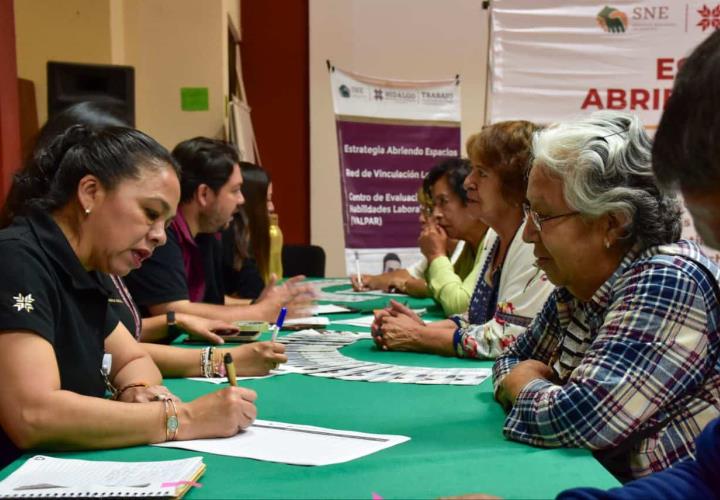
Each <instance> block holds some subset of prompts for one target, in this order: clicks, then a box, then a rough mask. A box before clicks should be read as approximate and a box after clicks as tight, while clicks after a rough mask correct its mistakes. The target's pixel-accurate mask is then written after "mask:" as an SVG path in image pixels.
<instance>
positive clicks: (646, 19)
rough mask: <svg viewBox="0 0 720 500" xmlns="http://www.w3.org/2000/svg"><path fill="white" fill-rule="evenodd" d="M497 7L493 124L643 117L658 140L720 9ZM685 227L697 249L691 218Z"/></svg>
mask: <svg viewBox="0 0 720 500" xmlns="http://www.w3.org/2000/svg"><path fill="white" fill-rule="evenodd" d="M491 7H492V15H491V19H492V28H491V32H492V39H491V49H490V50H491V52H490V58H491V69H490V73H491V85H490V115H489V119H490V122H497V121H501V120H512V119H525V120H531V121H534V122H537V123H545V124H547V123H552V122H557V121H561V120H567V119H573V118H577V117H579V116H582V115H584V114H588V113H592V112H594V111H598V110H604V109H610V110H620V111H627V112H632V113H636V114H638V115H639V116H640V118H641V119H642V120H643V122H644V123H645V125H646V126H647V128H648V129H649V130H650V131H653V130H654V129H655V128H657V124H658V122H659V120H660V116H661V115H662V110H663V107H664V105H665V101H666V100H667V99H668V97H669V96H670V93H671V91H672V86H673V81H674V79H675V75H676V73H677V71H678V68H679V67H680V66H681V65H682V62H683V59H684V58H685V57H687V56H688V55H689V54H690V52H691V51H692V50H693V48H694V47H695V46H696V45H698V44H699V43H700V42H701V41H702V40H704V39H705V38H706V37H707V36H709V35H710V34H711V33H712V32H714V31H715V30H716V29H719V28H720V1H718V0H714V1H710V2H708V1H681V0H658V1H654V0H649V1H648V0H645V1H627V0H617V1H613V2H612V3H609V4H608V3H603V2H597V1H587V0H543V1H542V2H539V1H537V0H493V1H492V3H491ZM683 225H684V228H685V232H684V236H685V237H688V238H690V239H696V240H697V236H696V234H695V231H694V228H693V227H692V222H691V221H690V220H689V217H686V220H684V221H683ZM714 257H715V259H716V261H720V255H718V254H714Z"/></svg>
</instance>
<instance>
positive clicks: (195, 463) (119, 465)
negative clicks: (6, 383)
mask: <svg viewBox="0 0 720 500" xmlns="http://www.w3.org/2000/svg"><path fill="white" fill-rule="evenodd" d="M204 472H205V464H204V463H203V461H202V457H192V458H186V459H183V460H167V461H163V462H95V461H90V460H75V459H64V458H54V457H46V456H42V455H35V456H34V457H31V458H29V459H28V460H27V461H26V462H25V463H24V464H23V465H21V466H20V468H19V469H18V470H16V471H15V472H13V473H12V474H10V475H9V476H8V477H7V478H5V480H3V481H1V482H0V498H103V497H113V498H118V497H120V498H122V497H132V498H138V497H145V498H181V497H182V496H183V495H184V494H185V493H186V492H187V491H188V490H189V489H190V487H191V486H197V485H198V484H197V483H196V481H197V479H198V478H199V477H200V476H202V474H203V473H204Z"/></svg>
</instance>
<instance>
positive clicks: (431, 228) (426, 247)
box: [418, 224, 448, 263]
mask: <svg viewBox="0 0 720 500" xmlns="http://www.w3.org/2000/svg"><path fill="white" fill-rule="evenodd" d="M447 244H448V235H447V233H446V232H445V229H443V228H442V227H441V226H438V225H437V224H427V225H425V227H424V228H423V230H422V231H421V232H420V237H419V238H418V246H419V247H420V251H421V252H422V254H423V255H424V256H425V258H426V259H427V261H428V263H430V262H432V261H433V260H435V259H437V258H438V257H444V256H446V255H447Z"/></svg>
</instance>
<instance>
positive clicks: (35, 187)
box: [0, 126, 256, 465]
mask: <svg viewBox="0 0 720 500" xmlns="http://www.w3.org/2000/svg"><path fill="white" fill-rule="evenodd" d="M179 196H180V188H179V181H178V172H177V167H176V166H175V164H174V162H173V160H172V158H171V157H170V155H169V154H168V152H167V151H166V150H165V149H164V148H163V147H162V146H160V145H159V144H158V143H157V142H155V141H154V140H153V139H151V138H149V137H147V136H146V135H144V134H142V133H141V132H138V131H136V130H131V129H127V128H121V127H113V128H107V129H104V130H102V131H96V132H93V131H90V130H89V129H87V128H85V127H83V126H75V127H72V128H70V129H68V130H67V131H66V132H65V133H63V134H61V135H60V136H58V137H57V139H56V140H54V141H53V142H52V143H51V144H50V145H49V146H48V147H45V148H42V149H40V150H38V151H36V153H35V156H34V158H33V160H32V161H30V162H28V164H27V167H26V168H25V169H23V170H22V171H21V172H19V173H18V174H16V176H15V178H14V180H13V186H12V188H11V191H10V194H9V195H8V199H7V202H6V205H5V207H4V209H3V213H2V216H1V217H0V220H1V221H2V225H3V226H7V227H5V228H4V229H2V230H0V262H2V266H0V380H2V381H3V389H2V391H0V427H2V431H1V432H0V456H1V457H2V465H4V464H5V463H8V462H9V461H11V460H13V459H14V458H15V457H16V456H17V455H18V453H19V449H30V448H45V449H48V448H51V449H91V448H109V447H118V446H131V445H138V444H146V443H153V442H161V441H165V440H168V439H176V438H178V439H193V438H200V437H218V436H229V435H232V434H235V433H236V432H237V431H238V430H239V429H242V428H244V427H246V426H248V425H249V424H250V423H251V422H252V420H253V419H254V417H255V414H256V410H255V406H254V404H253V401H254V400H255V393H254V392H253V391H250V390H246V389H240V388H234V387H230V388H227V389H224V390H221V391H218V392H216V393H213V394H209V395H207V396H203V397H201V398H198V399H196V400H195V401H192V402H190V403H180V402H179V401H178V400H177V399H176V398H174V396H172V395H170V394H169V393H167V392H166V391H165V390H164V389H159V388H158V387H153V386H158V385H159V384H160V383H161V381H162V378H161V376H160V372H159V371H158V368H157V367H156V366H155V364H154V363H153V362H152V360H151V358H150V356H149V355H148V354H147V353H146V352H145V351H144V350H143V349H142V348H141V347H140V346H139V345H138V344H137V342H135V340H134V339H133V337H132V335H131V334H130V333H129V332H128V331H127V329H126V328H125V327H124V326H122V324H120V323H119V322H118V320H117V318H116V317H115V315H114V314H113V313H112V312H110V311H109V308H108V297H109V296H110V295H111V294H112V290H113V285H112V283H111V282H110V281H109V279H108V278H107V276H106V275H105V273H108V274H115V275H119V276H123V275H125V274H127V273H128V272H129V271H130V270H132V269H134V268H137V267H139V266H140V264H141V263H142V261H143V260H145V259H146V258H148V257H149V256H150V255H151V254H152V252H153V250H154V249H155V247H157V246H158V245H162V244H163V243H164V242H165V227H164V226H165V224H166V223H167V221H168V220H169V219H170V218H171V217H172V216H173V215H174V212H175V207H176V206H177V203H178V200H179ZM9 223H11V224H10V225H9V226H8V224H9ZM104 352H106V353H108V354H110V355H111V356H112V362H111V364H110V363H107V362H106V361H105V360H104V356H103V353H104ZM103 366H104V367H105V369H106V372H107V374H108V375H107V377H106V378H107V381H108V383H109V384H112V385H111V387H112V389H113V390H114V391H116V394H117V399H118V401H111V400H106V399H104V398H103V395H104V394H105V389H106V385H105V382H104V380H103V374H102V370H103ZM153 399H154V400H155V401H152V400H153ZM148 400H150V402H147V403H136V404H129V403H128V402H130V401H148Z"/></svg>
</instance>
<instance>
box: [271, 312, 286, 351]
mask: <svg viewBox="0 0 720 500" xmlns="http://www.w3.org/2000/svg"><path fill="white" fill-rule="evenodd" d="M286 314H287V308H286V307H283V308H282V309H280V314H278V318H277V321H275V327H274V328H273V332H272V341H273V342H275V339H276V338H277V334H278V332H279V331H280V328H282V326H283V323H284V322H285V315H286Z"/></svg>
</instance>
